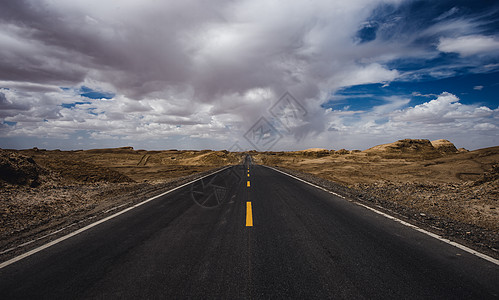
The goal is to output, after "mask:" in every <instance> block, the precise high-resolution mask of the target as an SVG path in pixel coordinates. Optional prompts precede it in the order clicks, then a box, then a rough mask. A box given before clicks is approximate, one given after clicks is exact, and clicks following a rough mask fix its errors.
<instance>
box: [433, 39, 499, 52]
mask: <svg viewBox="0 0 499 300" xmlns="http://www.w3.org/2000/svg"><path fill="white" fill-rule="evenodd" d="M437 48H438V50H440V51H442V52H456V53H459V54H460V55H462V56H470V55H475V54H492V55H497V54H498V53H499V38H497V37H494V36H483V35H468V36H461V37H458V38H441V39H440V42H439V44H438V47H437Z"/></svg>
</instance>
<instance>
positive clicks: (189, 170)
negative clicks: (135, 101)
mask: <svg viewBox="0 0 499 300" xmlns="http://www.w3.org/2000/svg"><path fill="white" fill-rule="evenodd" d="M241 157H242V156H241V154H239V153H229V152H227V151H177V150H168V151H144V150H133V148H131V147H124V148H118V149H95V150H87V151H58V150H54V151H45V150H40V149H37V148H34V149H30V150H22V151H14V150H2V149H0V250H1V249H2V248H5V247H6V246H7V245H9V244H12V243H13V242H14V240H15V239H16V238H17V237H19V236H28V235H30V234H31V233H33V232H40V231H44V230H47V229H50V228H53V227H54V226H58V225H57V224H62V223H67V222H68V220H69V221H71V220H73V221H74V220H78V218H83V217H84V216H87V215H88V214H96V213H98V212H99V211H102V210H106V209H109V208H110V207H114V206H116V205H120V204H121V203H122V202H127V201H130V200H131V198H140V197H138V195H153V194H154V193H159V191H162V190H164V189H165V188H169V187H172V186H173V185H174V184H175V182H184V181H186V180H188V179H189V178H190V179H192V178H194V177H196V176H198V174H201V173H203V172H208V171H210V170H212V169H215V168H219V167H221V166H225V165H229V164H237V163H239V162H240V160H241ZM132 194H133V195H134V196H133V197H128V196H127V195H132ZM0 252H1V251H0Z"/></svg>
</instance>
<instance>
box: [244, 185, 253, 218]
mask: <svg viewBox="0 0 499 300" xmlns="http://www.w3.org/2000/svg"><path fill="white" fill-rule="evenodd" d="M248 182H249V181H248ZM252 226H253V211H252V209H251V202H246V227H252Z"/></svg>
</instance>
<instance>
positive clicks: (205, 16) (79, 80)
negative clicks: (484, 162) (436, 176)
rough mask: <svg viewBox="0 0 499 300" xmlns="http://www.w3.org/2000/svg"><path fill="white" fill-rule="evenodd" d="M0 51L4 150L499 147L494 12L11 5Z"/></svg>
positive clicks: (345, 6)
mask: <svg viewBox="0 0 499 300" xmlns="http://www.w3.org/2000/svg"><path fill="white" fill-rule="evenodd" d="M0 43H1V44H2V47H1V49H0V148H31V147H35V146H36V147H42V148H49V149H51V148H54V149H55V148H59V149H88V148H102V147H118V146H133V147H135V148H142V149H144V148H145V149H172V148H177V149H206V148H212V149H227V148H230V147H231V146H232V145H234V144H235V143H238V145H239V146H240V147H242V148H244V149H251V148H253V147H254V143H252V141H248V140H247V139H246V138H245V136H248V135H247V134H246V133H247V132H248V130H250V128H255V127H254V126H253V125H254V124H255V122H257V121H259V120H260V119H261V118H262V117H263V118H264V119H265V120H268V124H271V126H272V128H274V129H275V130H277V131H279V134H275V135H274V136H279V137H282V138H281V139H280V140H279V141H278V142H276V143H269V144H272V145H274V146H273V149H274V150H296V149H304V148H309V147H323V148H327V149H339V148H349V149H366V148H368V147H371V146H374V145H376V144H380V143H387V142H392V141H394V140H397V139H401V138H427V139H440V138H445V139H449V140H451V141H452V142H454V143H455V144H456V146H458V147H466V148H469V149H477V148H482V147H490V146H497V145H499V134H498V132H499V130H498V129H499V109H498V106H499V99H498V97H497V95H498V92H499V3H498V2H497V1H403V0H387V1H378V0H359V1H339V0H338V1H326V0H316V1H305V0H303V1H302V0H297V1H293V2H292V3H287V4H286V5H283V4H282V3H281V2H280V1H264V0H252V1H250V0H240V1H224V0H216V1H215V2H214V3H210V4H207V3H205V2H203V1H189V2H182V3H179V2H177V1H163V2H161V3H155V2H146V3H140V4H138V3H137V2H135V1H106V2H102V1H96V0H80V1H71V2H68V1H63V0H54V1H44V0H41V1H29V0H26V1H14V0H7V1H4V3H3V8H2V11H0ZM286 93H289V94H286ZM283 95H292V98H293V99H294V100H292V101H291V102H289V101H288V102H279V101H280V99H282V97H284V96H283ZM293 101H297V102H298V103H299V104H295V105H294V106H293V105H292V104H290V103H292V102H293ZM276 103H278V104H279V105H277V104H276ZM283 103H288V104H289V105H290V106H289V105H288V106H286V105H283ZM273 107H274V108H275V107H279V109H281V112H280V113H279V112H278V113H277V114H276V113H275V111H272V112H271V108H273ZM297 107H300V110H293V109H296V108H297ZM283 118H284V119H283ZM261 150H268V149H261Z"/></svg>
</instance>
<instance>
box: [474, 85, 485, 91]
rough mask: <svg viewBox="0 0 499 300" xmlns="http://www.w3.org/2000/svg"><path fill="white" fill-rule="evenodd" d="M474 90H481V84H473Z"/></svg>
mask: <svg viewBox="0 0 499 300" xmlns="http://www.w3.org/2000/svg"><path fill="white" fill-rule="evenodd" d="M473 89H474V90H477V91H481V90H482V89H483V85H475V86H474V87H473Z"/></svg>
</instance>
